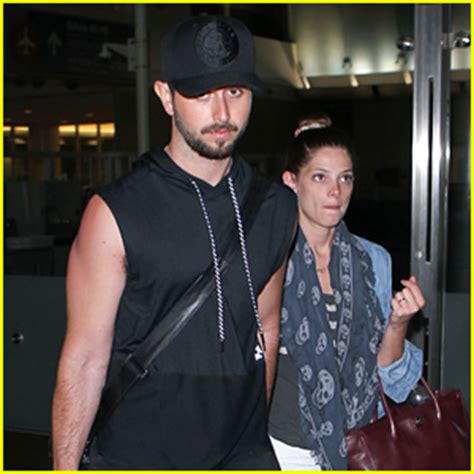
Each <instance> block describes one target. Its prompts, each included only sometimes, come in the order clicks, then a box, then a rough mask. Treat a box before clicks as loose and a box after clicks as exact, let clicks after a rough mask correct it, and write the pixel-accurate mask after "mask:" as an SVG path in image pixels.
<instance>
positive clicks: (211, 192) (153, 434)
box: [89, 151, 296, 470]
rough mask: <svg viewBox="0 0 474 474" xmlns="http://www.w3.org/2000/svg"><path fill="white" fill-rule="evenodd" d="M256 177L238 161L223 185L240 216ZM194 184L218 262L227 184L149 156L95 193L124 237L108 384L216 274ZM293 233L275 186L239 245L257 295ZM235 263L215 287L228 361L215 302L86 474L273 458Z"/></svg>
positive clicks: (102, 440) (143, 385)
mask: <svg viewBox="0 0 474 474" xmlns="http://www.w3.org/2000/svg"><path fill="white" fill-rule="evenodd" d="M253 173H255V170H254V169H253V168H252V167H251V166H250V165H248V164H247V163H246V162H245V161H243V160H242V159H241V158H239V156H237V155H236V156H234V160H233V164H232V167H231V170H230V172H229V176H231V177H232V180H233V183H234V187H235V191H236V194H237V197H238V201H239V204H240V205H242V202H243V200H244V198H245V194H246V192H247V190H248V187H249V184H250V182H251V179H252V174H253ZM191 179H193V180H194V181H195V182H196V183H197V184H198V186H199V189H200V191H201V194H202V196H203V199H204V202H205V205H206V208H207V211H208V214H209V218H210V221H211V224H212V228H213V231H214V235H215V240H216V244H217V249H218V253H219V255H222V253H223V252H222V248H221V245H222V244H223V241H224V240H225V238H224V235H223V232H224V230H225V229H226V228H227V226H228V225H229V223H230V222H235V215H234V209H233V206H232V201H231V198H230V194H229V188H228V183H227V179H226V177H224V178H223V179H222V181H221V182H220V183H218V184H217V185H216V186H211V185H209V184H208V183H206V182H205V181H202V180H200V179H199V178H196V177H194V176H191V175H189V174H188V173H186V172H185V171H184V170H183V169H181V168H180V167H178V166H177V165H176V164H175V163H174V161H173V160H172V159H171V158H170V157H169V156H168V155H167V154H166V153H165V152H164V151H154V152H149V153H147V154H146V155H144V156H143V157H142V158H141V159H140V160H139V162H138V163H137V166H135V168H134V169H133V170H132V171H131V172H129V173H128V174H127V175H125V176H124V177H122V178H121V179H119V180H118V181H115V182H113V183H111V184H109V185H107V186H105V187H104V188H102V189H101V190H99V191H98V194H99V195H100V196H101V197H102V199H103V200H104V201H105V203H106V204H107V205H108V207H109V208H110V210H111V212H112V213H113V215H114V217H115V220H116V222H117V224H118V227H119V229H120V232H121V236H122V239H123V243H124V246H125V252H126V265H127V282H126V287H125V289H124V292H123V294H122V298H121V301H120V304H119V309H118V313H117V319H116V325H115V335H114V341H113V347H112V356H111V363H110V368H109V374H108V376H109V377H110V376H111V375H112V374H113V373H115V371H116V370H117V369H118V368H119V367H120V365H121V364H123V362H124V360H125V358H126V357H127V356H128V354H130V353H131V352H133V351H134V350H135V348H136V347H137V346H138V345H139V344H140V342H141V341H142V340H143V339H144V337H145V335H146V334H147V333H148V332H149V331H150V329H151V328H152V327H153V325H154V324H156V323H157V322H158V321H159V320H160V316H162V315H164V314H165V313H166V311H167V310H168V309H169V308H170V307H171V306H172V305H173V303H174V302H175V301H176V300H177V299H179V297H180V295H181V294H182V293H183V291H184V290H185V289H186V288H187V287H188V286H189V284H190V283H191V282H192V281H193V280H194V279H195V278H196V277H197V276H198V275H199V274H200V273H202V272H203V271H205V270H206V269H207V267H208V266H209V265H210V263H211V251H210V241H209V234H208V231H207V228H206V224H205V220H204V218H203V212H202V208H201V206H200V203H199V199H198V196H197V193H196V190H195V189H194V187H193V186H192V185H191ZM295 221H296V202H295V197H294V195H293V193H292V192H291V191H290V190H289V189H288V188H286V187H284V186H283V185H280V184H277V183H272V185H271V187H270V189H269V191H268V192H267V195H266V198H265V201H264V203H263V204H262V207H261V210H260V212H259V214H258V216H257V218H256V220H255V222H254V225H253V227H252V229H251V231H250V232H248V233H246V242H247V249H248V256H249V261H250V269H251V275H252V281H253V286H254V290H255V294H256V295H258V294H259V293H260V291H261V290H262V289H263V287H264V285H265V283H266V282H267V281H268V280H269V278H270V277H271V275H272V274H273V273H274V272H275V271H276V270H277V269H278V268H279V266H280V265H281V263H282V262H283V259H284V257H285V255H286V254H287V253H288V250H289V246H290V244H291V236H292V232H293V229H294V226H295ZM236 232H237V230H236ZM234 262H235V263H234V265H233V266H232V268H230V269H229V271H228V272H227V273H226V274H225V275H224V277H223V279H222V285H223V295H224V323H225V343H224V350H223V351H222V350H221V344H220V341H219V335H218V323H217V303H216V296H215V293H214V294H212V295H211V296H210V297H209V298H208V300H207V301H206V303H205V304H204V305H203V307H202V308H201V309H200V311H199V312H198V313H197V314H196V315H195V316H194V317H193V318H192V320H191V321H190V322H189V323H188V325H187V326H186V327H185V328H184V329H183V331H182V332H181V333H180V334H179V335H178V336H177V337H176V339H174V341H173V342H172V343H171V345H170V346H169V347H167V348H166V349H165V350H164V351H163V352H162V353H161V354H160V355H159V356H158V357H157V358H156V359H155V361H154V362H153V364H152V367H151V369H150V373H149V375H148V376H147V377H146V378H144V379H143V380H141V381H140V382H139V383H138V384H137V385H135V386H134V387H133V388H132V390H131V391H130V392H129V393H128V394H127V395H126V397H125V399H124V400H123V401H122V402H121V403H120V405H119V406H118V408H117V409H116V411H115V412H114V413H113V415H112V416H111V418H110V419H109V421H108V422H107V424H106V425H105V426H104V427H103V428H102V429H101V430H100V432H99V433H98V436H97V439H96V442H95V443H94V445H93V447H92V450H91V465H90V466H89V469H114V470H115V469H135V470H145V469H153V470H164V469H193V470H197V469H214V468H215V469H219V468H222V467H220V466H225V463H226V460H227V459H229V458H231V457H232V456H234V455H236V453H239V452H243V451H245V450H249V451H255V450H263V451H265V450H271V448H270V445H269V443H268V437H267V433H266V422H265V419H266V414H265V413H266V400H265V364H264V360H263V358H262V357H261V354H260V353H259V349H258V343H257V340H256V322H255V317H254V312H253V309H252V305H251V300H250V296H249V291H248V286H247V282H246V277H245V273H244V266H243V263H242V261H241V259H240V258H239V257H237V258H236V259H235V261H234Z"/></svg>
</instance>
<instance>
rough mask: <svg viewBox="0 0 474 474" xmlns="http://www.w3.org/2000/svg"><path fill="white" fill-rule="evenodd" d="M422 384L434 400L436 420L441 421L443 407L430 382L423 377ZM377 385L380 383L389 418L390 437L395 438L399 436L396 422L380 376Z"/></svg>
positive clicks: (384, 405) (381, 394) (384, 407)
mask: <svg viewBox="0 0 474 474" xmlns="http://www.w3.org/2000/svg"><path fill="white" fill-rule="evenodd" d="M420 382H421V384H422V385H423V387H424V388H425V390H426V392H427V393H428V395H429V396H430V398H431V399H432V400H433V404H434V407H435V410H436V418H438V420H441V407H440V406H439V402H438V399H437V398H436V395H435V393H434V392H433V390H432V389H431V387H430V386H429V385H428V382H427V381H426V380H425V378H424V377H423V376H421V378H420ZM377 383H378V388H379V394H380V399H381V400H382V405H383V409H384V411H385V414H386V416H387V418H388V422H389V424H390V435H391V436H392V437H393V438H394V437H396V435H397V429H396V426H395V420H394V419H393V415H392V412H391V410H390V407H389V406H388V402H387V398H386V397H385V393H384V391H383V387H382V382H381V380H380V377H378V376H377Z"/></svg>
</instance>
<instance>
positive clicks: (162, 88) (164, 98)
mask: <svg viewBox="0 0 474 474" xmlns="http://www.w3.org/2000/svg"><path fill="white" fill-rule="evenodd" d="M153 88H154V90H155V94H156V95H157V96H158V97H159V98H160V100H161V103H162V105H163V108H164V109H165V112H166V113H167V114H168V115H170V116H173V114H174V106H173V93H172V92H171V89H170V86H169V85H168V83H167V82H163V81H155V84H154V87H153Z"/></svg>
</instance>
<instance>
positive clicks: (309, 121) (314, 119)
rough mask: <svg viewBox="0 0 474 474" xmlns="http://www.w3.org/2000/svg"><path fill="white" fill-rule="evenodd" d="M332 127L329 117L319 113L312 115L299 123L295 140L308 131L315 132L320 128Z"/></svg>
mask: <svg viewBox="0 0 474 474" xmlns="http://www.w3.org/2000/svg"><path fill="white" fill-rule="evenodd" d="M331 125H332V122H331V119H330V117H329V116H328V115H326V114H322V113H318V114H312V115H310V116H308V117H304V118H302V119H301V120H300V121H299V122H298V127H297V128H296V130H295V138H296V137H297V136H298V135H300V134H301V133H302V132H306V131H307V130H315V129H318V128H327V127H330V126H331Z"/></svg>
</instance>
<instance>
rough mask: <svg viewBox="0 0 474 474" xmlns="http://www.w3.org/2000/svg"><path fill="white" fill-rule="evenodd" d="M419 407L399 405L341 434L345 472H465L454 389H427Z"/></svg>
mask: <svg viewBox="0 0 474 474" xmlns="http://www.w3.org/2000/svg"><path fill="white" fill-rule="evenodd" d="M421 383H422V384H423V385H424V387H425V389H426V391H427V392H428V394H429V396H430V398H429V399H427V400H426V401H425V402H423V403H421V404H420V405H412V404H410V403H409V402H405V403H403V404H401V405H398V406H395V407H394V408H389V406H388V403H387V399H386V398H385V394H384V393H383V390H382V387H381V382H380V380H379V392H380V396H381V399H382V403H383V406H384V410H385V413H386V414H387V416H385V417H384V418H381V419H378V420H375V421H373V422H372V423H370V424H368V425H365V426H363V427H361V428H358V429H354V430H352V431H350V432H349V433H348V434H347V435H346V439H347V443H348V469H351V470H386V469H389V470H469V468H470V428H469V418H468V415H467V412H466V408H465V406H464V401H463V398H462V394H461V392H460V391H459V390H435V391H433V390H431V388H430V387H429V385H428V384H427V382H426V380H425V379H424V378H421Z"/></svg>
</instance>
